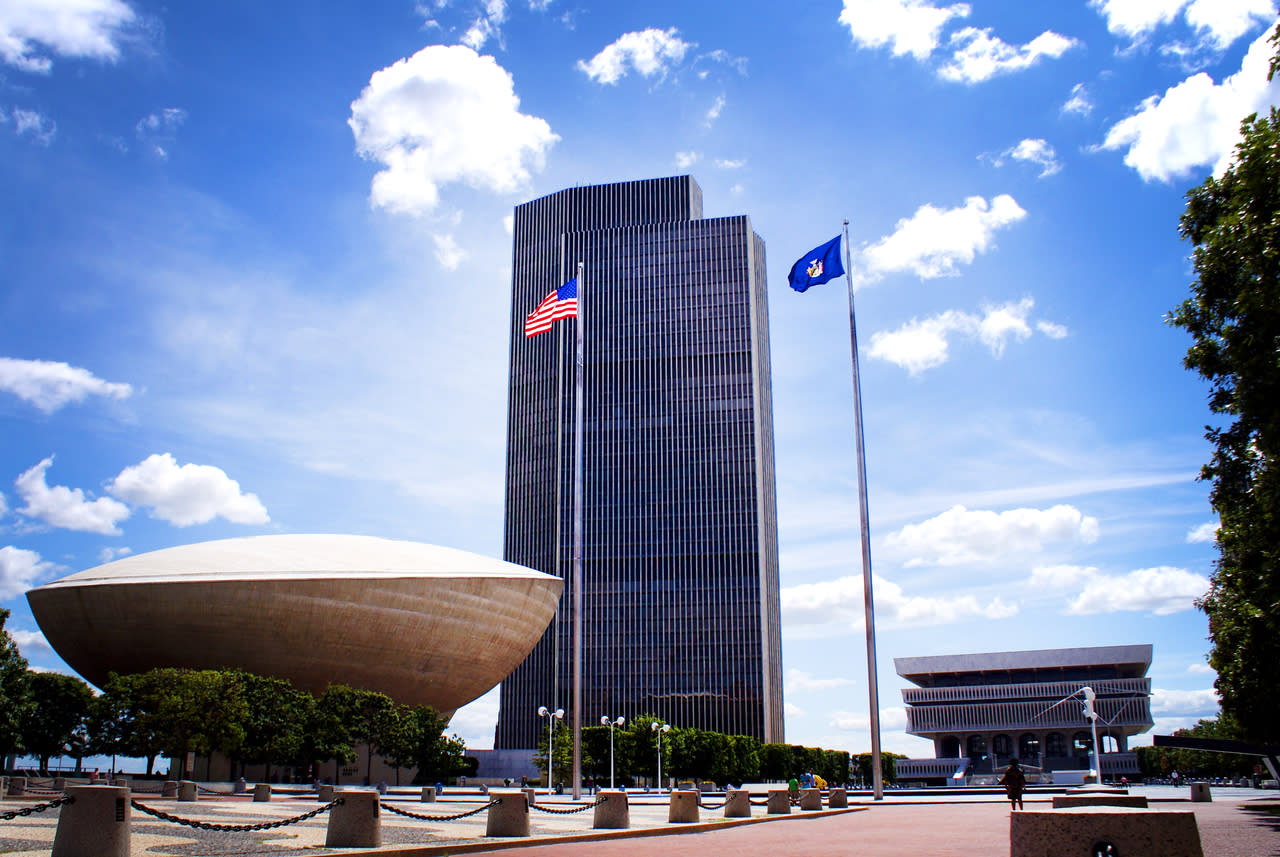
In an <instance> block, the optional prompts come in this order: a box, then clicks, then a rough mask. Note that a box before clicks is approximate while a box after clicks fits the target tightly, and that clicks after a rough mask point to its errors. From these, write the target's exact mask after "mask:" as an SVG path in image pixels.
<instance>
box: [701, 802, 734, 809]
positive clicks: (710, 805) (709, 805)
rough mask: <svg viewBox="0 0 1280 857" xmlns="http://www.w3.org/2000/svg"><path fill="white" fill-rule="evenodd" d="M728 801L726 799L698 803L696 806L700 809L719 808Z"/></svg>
mask: <svg viewBox="0 0 1280 857" xmlns="http://www.w3.org/2000/svg"><path fill="white" fill-rule="evenodd" d="M728 802H729V801H727V800H722V801H720V803H700V804H698V806H700V807H701V808H702V809H721V808H722V807H723V806H724V805H725V804H726V803H728Z"/></svg>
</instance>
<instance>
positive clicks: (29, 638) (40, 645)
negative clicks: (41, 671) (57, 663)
mask: <svg viewBox="0 0 1280 857" xmlns="http://www.w3.org/2000/svg"><path fill="white" fill-rule="evenodd" d="M4 550H8V548H5V549H4ZM3 562H4V560H2V559H0V564H2V563H3ZM28 588H29V587H28ZM8 633H9V636H10V637H12V638H13V641H14V642H15V643H17V644H18V649H19V651H21V652H22V654H23V656H24V657H26V656H29V654H30V652H32V651H37V652H50V653H52V652H53V646H50V645H49V641H48V640H46V639H45V638H44V634H41V633H40V632H39V631H18V630H14V631H9V632H8Z"/></svg>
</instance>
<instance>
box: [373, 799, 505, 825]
mask: <svg viewBox="0 0 1280 857" xmlns="http://www.w3.org/2000/svg"><path fill="white" fill-rule="evenodd" d="M500 803H502V801H500V800H497V799H494V800H491V801H489V802H488V803H486V804H485V805H484V806H481V807H478V808H476V809H472V810H468V811H467V812H460V813H458V814H457V815H420V814H418V813H416V812H409V811H408V810H407V809H400V808H399V807H397V806H392V805H391V804H389V803H384V802H383V801H379V802H378V806H380V807H382V808H383V809H385V810H386V811H387V812H394V813H395V814H396V815H403V816H406V817H407V818H418V819H421V820H422V821H457V820H458V819H460V818H466V817H467V816H469V815H475V814H476V813H478V812H484V811H485V810H486V809H488V808H489V807H491V806H495V805H496V804H500Z"/></svg>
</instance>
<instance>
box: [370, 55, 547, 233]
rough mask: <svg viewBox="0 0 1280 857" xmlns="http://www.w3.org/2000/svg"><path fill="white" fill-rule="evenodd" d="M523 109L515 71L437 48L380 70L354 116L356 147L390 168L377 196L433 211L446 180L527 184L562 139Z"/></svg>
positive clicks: (379, 180)
mask: <svg viewBox="0 0 1280 857" xmlns="http://www.w3.org/2000/svg"><path fill="white" fill-rule="evenodd" d="M519 106H520V99H519V98H517V97H516V94H515V90H514V87H513V83H512V80H511V75H510V74H508V73H507V71H506V70H505V69H503V68H502V67H501V66H500V65H498V63H497V62H496V61H495V60H494V59H493V57H489V56H484V57H482V56H480V55H479V54H477V53H476V52H475V51H474V50H472V49H471V48H468V47H464V46H462V45H452V46H446V45H431V46H429V47H426V48H423V49H422V50H420V51H418V52H417V53H416V54H414V55H413V56H411V57H409V58H408V59H402V60H399V61H397V62H395V63H393V64H392V65H390V66H388V67H386V68H384V69H382V70H380V71H377V72H374V74H373V76H372V77H371V78H370V79H369V85H368V86H366V87H365V88H364V91H363V92H361V93H360V97H359V98H358V99H356V100H355V101H353V102H352V104H351V118H350V119H348V120H347V124H348V125H350V126H351V131H352V134H353V135H354V136H355V142H356V151H357V152H359V154H360V155H361V157H364V158H366V159H368V160H371V161H377V162H378V163H381V164H382V165H383V166H384V169H383V170H382V171H381V172H379V173H378V174H377V175H375V176H374V177H373V185H372V190H371V192H370V196H369V198H370V201H371V203H372V204H373V205H375V206H377V207H380V208H386V209H388V210H389V211H392V212H396V213H400V214H423V213H426V212H428V211H430V210H432V209H433V208H435V206H436V204H437V203H438V201H439V198H440V188H441V186H442V185H446V184H451V183H461V184H465V185H467V186H469V187H473V188H479V189H484V190H491V191H494V192H496V193H511V192H514V191H517V190H519V189H521V188H522V187H524V186H525V185H526V183H527V182H528V181H529V179H530V170H540V169H542V165H543V162H544V159H545V155H546V152H547V150H548V149H549V148H550V147H551V146H552V145H553V144H554V143H555V142H556V141H557V140H559V139H560V138H559V137H558V136H556V135H555V134H553V133H552V132H551V126H550V125H548V124H547V122H546V121H545V120H543V119H540V118H538V117H536V116H528V115H525V114H523V113H521V112H520V111H519Z"/></svg>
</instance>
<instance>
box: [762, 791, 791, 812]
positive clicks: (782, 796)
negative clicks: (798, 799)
mask: <svg viewBox="0 0 1280 857" xmlns="http://www.w3.org/2000/svg"><path fill="white" fill-rule="evenodd" d="M765 813H766V814H767V815H790V814H791V792H789V791H788V790H786V789H769V805H768V806H767V807H765Z"/></svg>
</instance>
